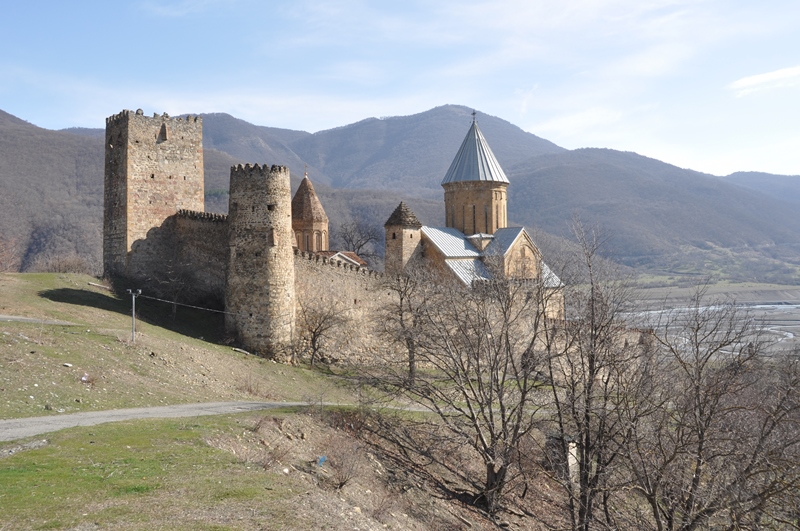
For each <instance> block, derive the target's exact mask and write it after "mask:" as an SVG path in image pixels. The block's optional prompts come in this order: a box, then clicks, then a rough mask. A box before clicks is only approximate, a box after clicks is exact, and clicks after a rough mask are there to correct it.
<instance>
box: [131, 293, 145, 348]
mask: <svg viewBox="0 0 800 531" xmlns="http://www.w3.org/2000/svg"><path fill="white" fill-rule="evenodd" d="M128 294H129V295H130V296H131V343H136V297H137V296H139V295H141V294H142V290H140V289H129V290H128Z"/></svg>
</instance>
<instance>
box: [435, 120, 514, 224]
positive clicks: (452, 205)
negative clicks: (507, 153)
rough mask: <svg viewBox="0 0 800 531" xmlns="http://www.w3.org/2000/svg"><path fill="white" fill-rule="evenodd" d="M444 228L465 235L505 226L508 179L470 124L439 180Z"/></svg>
mask: <svg viewBox="0 0 800 531" xmlns="http://www.w3.org/2000/svg"><path fill="white" fill-rule="evenodd" d="M442 187H443V188H444V205H445V225H447V226H448V227H453V228H456V229H458V230H460V231H461V232H463V233H464V234H466V235H467V236H469V235H470V234H479V233H482V234H494V233H495V232H496V231H497V229H502V228H505V227H507V226H508V211H507V204H508V198H507V192H506V191H507V189H508V178H507V177H506V174H505V173H504V172H503V168H501V167H500V163H499V162H497V159H496V158H495V156H494V153H492V150H491V148H489V144H488V143H487V142H486V139H485V138H484V137H483V133H481V130H480V129H479V128H478V122H477V121H473V122H472V127H470V129H469V131H468V132H467V136H466V137H465V138H464V141H463V142H462V143H461V147H460V148H459V150H458V153H457V154H456V156H455V158H454V159H453V162H452V164H450V169H448V170H447V173H446V174H445V176H444V179H442Z"/></svg>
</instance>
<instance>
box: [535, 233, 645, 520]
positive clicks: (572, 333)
mask: <svg viewBox="0 0 800 531" xmlns="http://www.w3.org/2000/svg"><path fill="white" fill-rule="evenodd" d="M573 231H574V233H575V235H576V237H577V240H578V243H579V251H578V255H577V256H575V257H571V258H570V259H568V260H567V262H566V263H567V264H569V265H570V266H571V267H573V268H574V269H573V270H572V271H564V272H563V275H564V276H567V277H572V278H573V279H575V280H577V282H576V283H575V284H574V285H573V286H572V287H571V288H570V289H569V292H568V296H567V299H566V305H567V308H568V312H567V319H566V320H563V321H560V322H559V323H558V326H552V327H551V328H549V329H548V330H547V337H546V338H545V339H544V342H545V345H546V348H547V351H548V356H547V371H548V375H549V378H550V380H551V382H552V386H551V389H552V411H553V415H552V420H551V424H550V426H549V428H548V431H549V433H550V435H551V439H552V440H554V441H556V446H555V452H556V455H558V461H559V462H561V463H565V464H566V463H570V466H569V467H568V473H567V474H556V475H554V479H555V480H557V481H559V482H560V483H561V485H562V486H563V488H564V492H565V494H566V509H567V513H568V518H569V521H570V522H571V528H572V529H581V530H588V529H591V528H594V527H596V526H600V527H607V528H616V527H618V525H619V524H618V523H616V522H615V517H616V512H615V511H614V509H613V502H614V500H613V494H614V492H615V491H616V490H617V488H618V487H619V486H620V485H619V483H618V479H619V478H620V477H621V476H620V475H619V474H618V473H617V471H616V468H617V465H618V460H619V459H618V458H619V454H620V451H621V449H622V448H623V444H624V441H625V440H626V438H627V437H628V435H629V433H628V429H627V426H626V425H625V422H624V420H625V419H624V416H623V413H624V412H625V411H626V407H627V406H626V404H628V401H629V400H630V396H631V395H630V389H631V388H635V387H636V386H637V382H638V380H639V379H640V371H639V370H638V367H639V364H640V360H639V358H640V349H639V348H638V345H636V344H635V343H636V342H631V341H630V339H631V338H632V335H631V333H630V331H629V329H628V327H627V325H626V323H625V322H624V319H623V316H624V310H625V309H626V306H627V305H628V303H629V301H630V290H629V288H628V283H627V282H626V281H625V280H624V279H622V280H620V279H619V277H618V275H617V274H616V273H615V272H612V271H605V270H604V268H603V267H602V266H603V265H605V264H606V262H605V261H603V260H601V259H600V257H599V254H598V252H599V249H600V247H601V245H602V244H603V239H602V238H601V237H600V236H598V234H597V232H596V231H591V230H587V229H586V228H585V227H584V226H583V225H582V224H581V223H580V222H579V221H576V223H575V224H574V227H573ZM632 343H633V344H632ZM598 505H599V508H598Z"/></svg>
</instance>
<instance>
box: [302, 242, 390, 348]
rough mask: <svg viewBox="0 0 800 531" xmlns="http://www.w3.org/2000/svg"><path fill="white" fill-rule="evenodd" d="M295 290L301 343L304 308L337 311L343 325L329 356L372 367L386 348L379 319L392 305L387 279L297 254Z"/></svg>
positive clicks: (335, 337)
mask: <svg viewBox="0 0 800 531" xmlns="http://www.w3.org/2000/svg"><path fill="white" fill-rule="evenodd" d="M294 269H295V287H296V293H297V298H298V323H299V325H298V326H299V328H298V331H297V333H298V336H299V337H298V339H302V336H303V334H304V330H303V329H302V321H303V316H302V311H303V309H302V307H301V306H302V305H307V307H308V308H310V309H313V308H315V307H316V308H320V309H326V308H334V309H335V310H336V311H337V312H338V313H340V314H341V316H342V317H343V322H342V324H341V325H340V326H338V327H337V328H336V330H334V331H333V332H332V337H331V338H330V340H329V344H328V345H327V348H326V349H325V350H326V355H327V356H329V357H331V358H333V360H346V361H347V362H349V363H370V362H371V361H374V359H375V357H376V356H377V355H382V354H383V353H382V352H381V353H379V352H377V351H378V350H379V349H384V348H385V343H386V342H385V341H384V340H383V338H382V337H381V334H380V330H379V329H378V328H380V322H379V321H378V319H377V318H379V316H380V313H381V309H382V308H383V307H384V306H386V304H387V303H388V301H389V297H390V295H389V292H388V290H386V289H385V288H384V286H383V284H384V282H385V280H386V276H385V275H384V274H383V273H378V272H376V271H372V270H370V269H367V268H363V267H357V266H353V265H351V264H346V263H344V262H341V261H339V260H329V259H328V258H325V257H323V256H320V255H318V254H315V253H309V252H305V251H300V250H299V249H295V250H294Z"/></svg>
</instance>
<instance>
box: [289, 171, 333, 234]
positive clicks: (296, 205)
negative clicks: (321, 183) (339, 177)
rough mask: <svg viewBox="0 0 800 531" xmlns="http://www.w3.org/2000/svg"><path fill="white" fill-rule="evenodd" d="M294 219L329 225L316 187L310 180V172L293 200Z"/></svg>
mask: <svg viewBox="0 0 800 531" xmlns="http://www.w3.org/2000/svg"><path fill="white" fill-rule="evenodd" d="M292 219H293V220H303V221H322V222H325V223H327V222H328V216H327V215H325V209H324V208H322V203H320V201H319V197H317V193H316V192H315V191H314V185H313V184H311V180H310V179H309V178H308V171H306V175H305V177H303V180H302V181H301V182H300V186H299V187H298V188H297V193H295V194H294V197H293V198H292Z"/></svg>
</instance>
